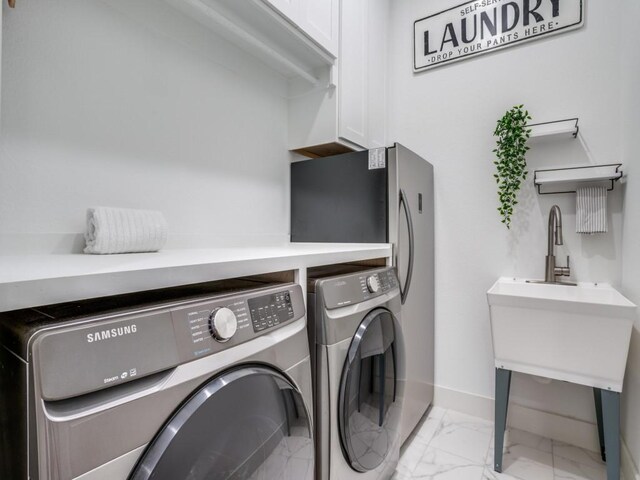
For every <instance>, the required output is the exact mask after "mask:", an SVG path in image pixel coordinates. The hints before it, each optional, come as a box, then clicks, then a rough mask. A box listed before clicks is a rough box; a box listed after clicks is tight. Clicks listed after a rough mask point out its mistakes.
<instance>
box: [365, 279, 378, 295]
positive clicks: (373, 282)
mask: <svg viewBox="0 0 640 480" xmlns="http://www.w3.org/2000/svg"><path fill="white" fill-rule="evenodd" d="M367 289H369V291H370V292H371V293H378V292H379V291H380V280H378V276H377V275H371V276H369V277H367Z"/></svg>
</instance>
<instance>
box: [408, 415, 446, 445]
mask: <svg viewBox="0 0 640 480" xmlns="http://www.w3.org/2000/svg"><path fill="white" fill-rule="evenodd" d="M441 423H442V419H441V418H432V417H430V416H429V417H427V418H426V419H424V420H423V421H422V422H420V423H419V424H418V426H417V427H416V429H415V431H414V434H415V439H416V441H418V442H422V443H426V444H428V443H429V442H430V441H431V440H432V439H433V437H434V435H435V434H436V432H437V431H438V428H439V427H440V424H441Z"/></svg>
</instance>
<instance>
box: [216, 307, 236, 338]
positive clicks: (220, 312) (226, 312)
mask: <svg viewBox="0 0 640 480" xmlns="http://www.w3.org/2000/svg"><path fill="white" fill-rule="evenodd" d="M209 329H210V330H211V335H213V338H214V339H216V340H217V341H218V342H226V341H227V340H229V339H230V338H231V337H233V336H234V335H235V334H236V330H238V319H237V318H236V314H235V313H233V311H232V310H231V309H229V308H227V307H222V308H217V309H215V310H214V311H213V313H212V314H211V316H210V317H209Z"/></svg>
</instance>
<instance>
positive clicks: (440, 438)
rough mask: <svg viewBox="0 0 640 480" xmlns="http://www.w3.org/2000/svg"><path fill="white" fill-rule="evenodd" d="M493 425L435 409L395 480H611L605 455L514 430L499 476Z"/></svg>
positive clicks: (418, 431) (409, 448) (406, 453)
mask: <svg viewBox="0 0 640 480" xmlns="http://www.w3.org/2000/svg"><path fill="white" fill-rule="evenodd" d="M493 441H494V437H493V423H492V422H488V421H486V420H483V419H481V418H477V417H473V416H470V415H465V414H462V413H458V412H455V411H452V410H445V409H431V410H430V412H429V416H428V418H426V419H425V420H423V421H422V422H421V424H420V425H419V426H418V427H417V428H416V430H415V432H414V433H413V434H412V436H411V437H410V439H409V440H408V441H407V443H406V444H405V446H404V447H403V449H402V451H401V457H400V463H399V465H398V469H397V471H396V474H395V475H394V477H393V478H392V480H606V467H605V464H604V462H602V461H601V460H600V454H599V453H596V452H591V451H588V450H584V449H582V448H578V447H574V446H572V445H567V444H565V443H561V442H557V441H552V440H550V439H548V438H544V437H541V436H539V435H535V434H533V433H529V432H524V431H522V430H517V429H513V428H510V429H508V431H507V432H506V434H505V448H504V453H503V461H502V470H503V471H502V473H496V472H494V471H493V468H492V467H493Z"/></svg>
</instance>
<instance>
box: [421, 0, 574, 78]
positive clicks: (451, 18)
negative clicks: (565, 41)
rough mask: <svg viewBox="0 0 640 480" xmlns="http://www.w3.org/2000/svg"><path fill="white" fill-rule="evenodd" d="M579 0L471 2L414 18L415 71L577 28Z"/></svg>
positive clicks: (480, 0) (485, 0) (477, 0)
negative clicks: (420, 17) (417, 18)
mask: <svg viewBox="0 0 640 480" xmlns="http://www.w3.org/2000/svg"><path fill="white" fill-rule="evenodd" d="M583 23H584V6H583V0H472V1H470V2H467V3H463V4H461V5H458V6H457V7H453V8H450V9H448V10H444V11H442V12H439V13H436V14H434V15H430V16H428V17H425V18H422V19H420V20H416V21H415V23H414V25H413V33H414V61H413V70H414V71H415V72H420V71H423V70H427V69H429V68H433V67H437V66H440V65H445V64H447V63H451V62H455V61H458V60H463V59H465V58H468V57H470V56H473V55H480V54H483V53H487V52H491V51H494V50H499V49H501V48H506V47H510V46H513V45H516V44H518V43H523V42H527V41H529V40H535V39H536V38H540V37H544V36H547V35H554V34H557V33H561V32H566V31H568V30H573V29H576V28H580V27H581V26H582V25H583Z"/></svg>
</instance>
